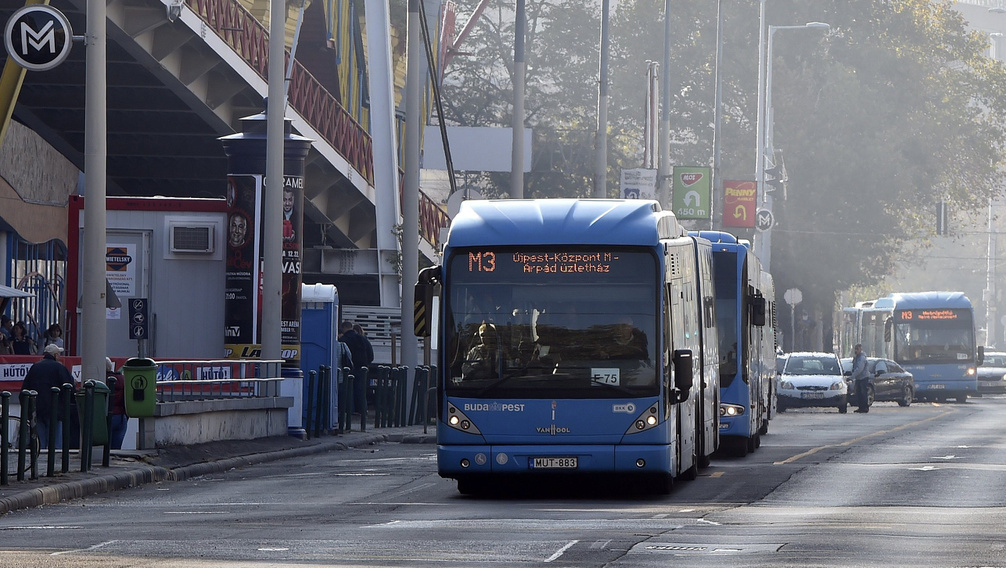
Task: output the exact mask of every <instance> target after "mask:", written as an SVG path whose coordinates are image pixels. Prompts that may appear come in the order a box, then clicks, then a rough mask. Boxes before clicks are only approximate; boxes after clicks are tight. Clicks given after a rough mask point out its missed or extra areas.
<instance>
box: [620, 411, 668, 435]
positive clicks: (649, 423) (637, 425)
mask: <svg viewBox="0 0 1006 568" xmlns="http://www.w3.org/2000/svg"><path fill="white" fill-rule="evenodd" d="M659 423H660V417H659V416H658V415H657V406H656V405H653V406H651V407H649V408H647V409H646V410H645V411H644V412H643V413H642V414H640V415H639V416H637V417H636V419H635V420H633V421H632V426H629V429H628V430H627V431H626V432H625V433H626V434H635V433H637V432H645V431H646V430H650V429H652V428H655V427H656V426H657V424H659Z"/></svg>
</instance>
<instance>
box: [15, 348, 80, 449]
mask: <svg viewBox="0 0 1006 568" xmlns="http://www.w3.org/2000/svg"><path fill="white" fill-rule="evenodd" d="M62 352H63V348H62V347H60V346H58V345H56V344H55V343H50V344H49V345H46V346H45V350H44V354H43V355H42V359H41V360H40V361H37V362H36V363H34V364H33V365H32V366H31V367H30V368H29V369H28V373H27V374H26V375H25V377H24V383H22V387H21V388H23V389H25V390H33V391H35V392H37V393H38V397H37V398H36V399H35V429H36V432H37V433H38V439H39V442H40V443H41V445H42V447H43V448H45V447H47V446H48V444H49V428H50V426H51V427H53V428H57V430H56V446H57V447H59V446H61V445H62V428H58V426H59V423H60V422H61V421H62V420H57V421H56V422H55V423H54V424H52V423H50V420H51V417H52V415H53V409H52V405H51V404H50V402H51V400H52V391H51V390H50V389H51V388H52V387H62V386H63V384H65V383H69V384H70V385H73V376H72V375H70V371H69V370H67V368H66V366H64V365H63V364H62V363H60V362H59V360H58V359H57V357H59V355H60V353H62ZM71 400H72V399H71ZM71 418H72V417H71Z"/></svg>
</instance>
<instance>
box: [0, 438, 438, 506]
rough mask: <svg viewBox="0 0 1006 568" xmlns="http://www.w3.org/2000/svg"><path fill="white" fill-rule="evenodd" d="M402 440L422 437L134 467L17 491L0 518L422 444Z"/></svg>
mask: <svg viewBox="0 0 1006 568" xmlns="http://www.w3.org/2000/svg"><path fill="white" fill-rule="evenodd" d="M393 437H395V438H401V439H400V440H391V438H393ZM405 438H421V439H422V438H424V437H423V436H389V435H386V434H368V435H362V436H356V437H354V439H353V440H346V441H342V440H340V441H332V442H327V443H322V444H314V445H311V446H306V447H302V448H288V449H284V450H276V451H271V452H262V453H257V454H250V455H247V456H237V457H230V458H223V459H219V460H213V461H208V462H201V463H195V464H190V465H184V466H179V467H174V468H167V467H162V466H145V467H137V468H135V469H128V470H124V471H118V472H111V473H107V474H102V475H96V476H94V477H92V478H89V479H81V480H75V481H67V482H65V483H56V484H53V485H46V486H44V487H35V488H32V489H26V490H25V491H21V492H19V493H15V494H13V495H9V496H7V497H3V498H0V516H3V515H5V514H7V513H9V512H11V511H17V510H21V509H32V508H35V507H39V506H42V505H55V504H57V503H61V502H63V501H68V500H70V499H79V498H81V497H86V496H88V495H98V494H101V493H109V492H111V491H116V490H118V489H129V488H131V487H138V486H140V485H145V484H148V483H157V482H159V481H184V480H186V479H190V478H193V477H198V476H200V475H206V474H209V473H219V472H222V471H227V470H230V469H234V468H239V467H245V466H249V465H254V464H258V463H265V462H271V461H276V460H281V459H286V458H294V457H302V456H306V455H311V454H317V453H321V452H326V451H333V450H335V451H337V450H347V449H349V448H355V447H359V446H369V445H373V444H379V443H382V442H388V441H402V442H403V443H422V442H405Z"/></svg>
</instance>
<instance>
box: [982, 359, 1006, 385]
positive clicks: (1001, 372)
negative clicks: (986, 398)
mask: <svg viewBox="0 0 1006 568" xmlns="http://www.w3.org/2000/svg"><path fill="white" fill-rule="evenodd" d="M978 392H979V393H980V394H1002V393H1006V353H1000V352H998V351H996V352H990V351H986V352H985V359H984V360H983V361H982V364H981V365H979V366H978Z"/></svg>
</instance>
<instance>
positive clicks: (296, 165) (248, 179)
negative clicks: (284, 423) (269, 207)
mask: <svg viewBox="0 0 1006 568" xmlns="http://www.w3.org/2000/svg"><path fill="white" fill-rule="evenodd" d="M241 125H242V132H241V133H239V134H232V135H230V136H224V137H223V138H221V139H220V140H221V141H222V142H223V146H224V152H225V153H226V154H227V157H228V159H229V171H230V173H229V175H228V177H227V205H228V213H227V275H226V288H225V296H224V322H225V329H224V334H225V340H224V349H225V355H226V356H227V357H228V358H237V359H248V358H257V357H260V355H261V337H262V269H263V264H264V259H263V248H264V247H263V242H262V220H263V218H264V211H263V203H264V199H263V195H264V192H265V191H269V190H270V189H269V188H267V187H265V183H264V180H265V160H266V134H265V133H266V116H265V114H258V115H255V116H251V117H246V118H243V119H241ZM284 130H285V133H284V134H285V135H284V162H283V187H282V188H279V190H280V191H282V192H283V236H282V238H283V259H282V268H283V279H282V287H283V288H282V302H283V305H282V316H281V317H282V321H281V322H280V325H281V327H282V329H281V336H282V342H283V359H284V360H285V365H284V366H290V367H296V368H299V367H300V357H301V353H300V311H301V308H300V285H301V247H302V244H303V234H302V233H303V231H302V228H303V219H304V160H305V158H306V157H307V152H308V150H309V149H310V146H311V140H310V139H308V138H304V137H302V136H297V135H295V134H292V133H291V127H290V121H289V120H287V121H286V122H285V128H284Z"/></svg>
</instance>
